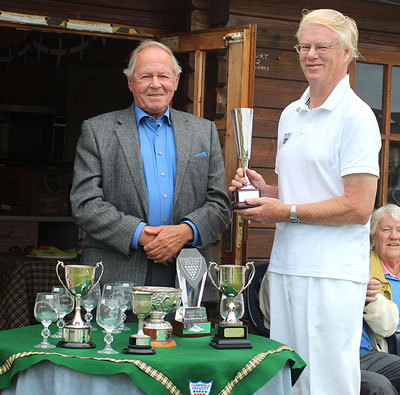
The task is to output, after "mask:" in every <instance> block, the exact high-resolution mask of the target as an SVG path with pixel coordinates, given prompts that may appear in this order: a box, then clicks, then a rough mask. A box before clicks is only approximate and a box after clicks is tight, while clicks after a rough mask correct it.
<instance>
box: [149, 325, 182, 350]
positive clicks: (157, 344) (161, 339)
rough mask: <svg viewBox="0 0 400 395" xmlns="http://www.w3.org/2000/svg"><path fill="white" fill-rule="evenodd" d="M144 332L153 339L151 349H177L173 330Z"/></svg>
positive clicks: (156, 329)
mask: <svg viewBox="0 0 400 395" xmlns="http://www.w3.org/2000/svg"><path fill="white" fill-rule="evenodd" d="M143 332H144V333H145V334H146V335H148V336H150V337H151V343H150V344H151V347H153V348H172V347H176V343H175V340H174V339H173V338H172V327H171V328H146V327H145V328H144V329H143Z"/></svg>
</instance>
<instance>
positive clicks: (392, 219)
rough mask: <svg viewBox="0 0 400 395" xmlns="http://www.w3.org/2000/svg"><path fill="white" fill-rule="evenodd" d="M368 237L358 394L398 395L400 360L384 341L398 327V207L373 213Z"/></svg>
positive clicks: (399, 239)
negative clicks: (368, 265) (368, 252)
mask: <svg viewBox="0 0 400 395" xmlns="http://www.w3.org/2000/svg"><path fill="white" fill-rule="evenodd" d="M370 234H371V258H370V276H371V279H370V282H369V283H368V290H367V297H366V305H365V309H364V327H363V334H362V339H361V347H360V365H361V370H362V371H361V394H362V395H367V394H397V393H398V392H399V391H400V357H399V356H397V355H394V354H390V353H388V345H387V342H386V341H385V337H388V336H390V335H392V334H393V333H394V332H395V331H396V330H397V329H399V327H400V326H399V310H398V307H399V306H400V207H398V206H396V205H394V204H388V205H386V206H383V207H381V208H379V209H378V210H376V211H375V212H374V213H373V214H372V217H371V229H370ZM392 301H393V302H394V303H393V302H392ZM377 388H379V389H377Z"/></svg>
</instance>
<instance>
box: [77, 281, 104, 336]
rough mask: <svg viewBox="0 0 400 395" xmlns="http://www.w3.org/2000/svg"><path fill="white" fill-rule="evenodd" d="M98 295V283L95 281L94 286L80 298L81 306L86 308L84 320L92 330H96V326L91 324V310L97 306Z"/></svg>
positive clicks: (99, 292)
mask: <svg viewBox="0 0 400 395" xmlns="http://www.w3.org/2000/svg"><path fill="white" fill-rule="evenodd" d="M100 296H101V290H100V285H99V284H98V283H97V284H96V286H95V287H94V288H92V289H91V290H90V291H89V292H88V293H87V294H86V295H85V296H84V297H83V298H82V299H81V306H83V307H84V308H85V310H86V314H85V320H86V322H87V324H88V325H89V326H90V329H91V330H92V331H97V328H96V327H94V326H93V325H92V324H91V321H92V319H93V314H92V310H93V309H95V308H96V307H97V302H98V300H99V298H100Z"/></svg>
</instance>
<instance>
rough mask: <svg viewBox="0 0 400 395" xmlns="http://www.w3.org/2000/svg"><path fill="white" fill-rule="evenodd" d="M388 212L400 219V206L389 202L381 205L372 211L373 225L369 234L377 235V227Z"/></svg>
mask: <svg viewBox="0 0 400 395" xmlns="http://www.w3.org/2000/svg"><path fill="white" fill-rule="evenodd" d="M386 213H388V214H390V215H391V217H392V218H393V219H394V220H395V221H400V207H399V206H397V205H395V204H387V205H385V206H382V207H379V208H378V209H377V210H375V211H374V212H373V213H372V216H371V226H370V230H369V234H370V235H371V236H374V235H375V232H376V227H377V226H378V224H379V222H380V221H381V219H382V218H383V217H384V215H385V214H386Z"/></svg>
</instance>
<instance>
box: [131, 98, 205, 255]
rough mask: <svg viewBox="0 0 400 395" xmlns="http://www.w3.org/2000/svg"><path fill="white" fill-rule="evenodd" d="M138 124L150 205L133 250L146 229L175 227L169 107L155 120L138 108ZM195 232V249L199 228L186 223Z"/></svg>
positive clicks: (171, 131)
mask: <svg viewBox="0 0 400 395" xmlns="http://www.w3.org/2000/svg"><path fill="white" fill-rule="evenodd" d="M135 116H136V124H137V129H138V133H139V143H140V151H141V157H142V166H143V172H144V179H145V183H146V192H147V202H148V217H149V218H148V224H147V223H145V222H141V223H140V224H139V226H138V227H137V228H136V231H135V233H134V235H133V237H132V241H131V247H132V248H138V241H139V236H140V233H141V232H142V230H143V228H144V227H145V226H146V225H150V226H161V225H171V224H172V210H173V204H174V187H175V175H176V147H175V137H174V131H173V128H172V123H171V119H170V112H169V107H168V108H167V110H166V111H165V113H164V114H163V115H162V116H161V117H160V118H159V119H154V118H153V117H151V116H150V115H148V114H147V113H145V112H144V111H143V110H142V109H141V108H139V107H138V106H137V105H136V104H135ZM184 222H186V223H187V224H189V225H190V226H191V227H192V229H193V234H194V238H193V241H192V243H191V244H192V245H196V243H197V242H198V238H199V233H198V230H197V227H196V225H195V224H194V223H193V222H192V221H189V220H185V221H184Z"/></svg>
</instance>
